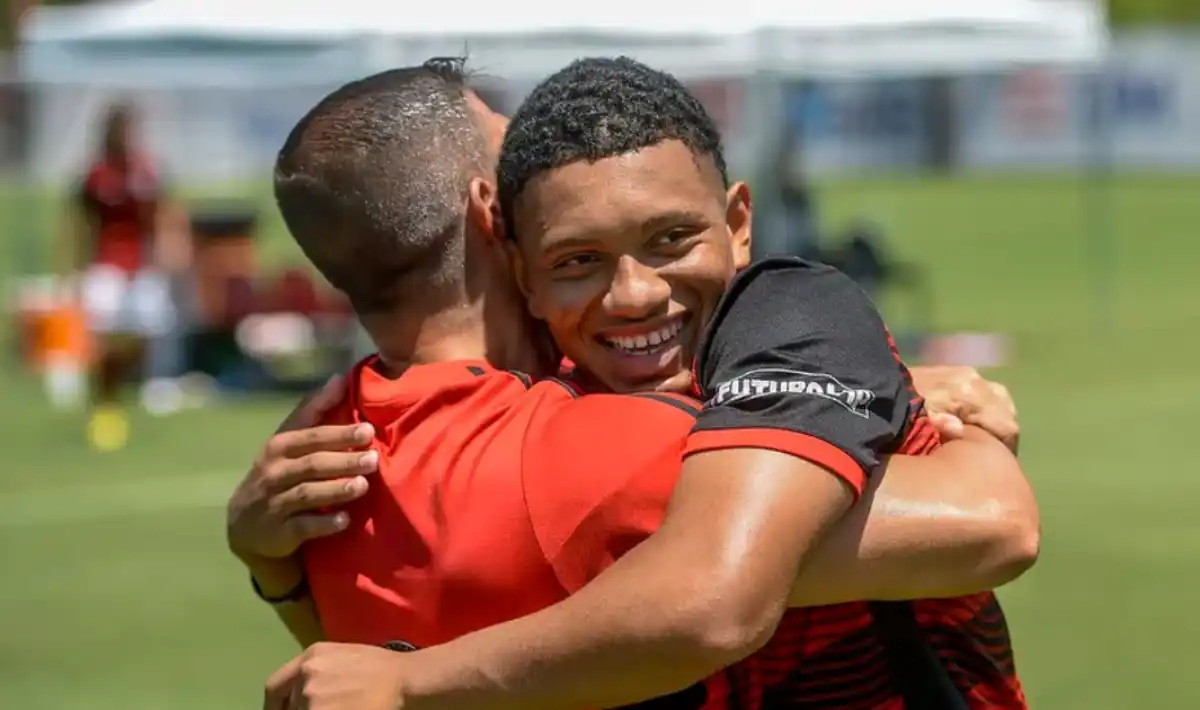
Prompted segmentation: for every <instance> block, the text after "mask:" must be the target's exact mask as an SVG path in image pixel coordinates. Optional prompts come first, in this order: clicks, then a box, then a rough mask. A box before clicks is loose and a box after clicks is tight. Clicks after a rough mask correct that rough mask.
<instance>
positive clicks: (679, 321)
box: [598, 317, 685, 356]
mask: <svg viewBox="0 0 1200 710" xmlns="http://www.w3.org/2000/svg"><path fill="white" fill-rule="evenodd" d="M684 322H685V319H684V318H682V317H680V318H676V319H674V320H672V321H671V322H670V323H668V324H666V325H664V326H662V327H661V328H658V329H656V330H652V331H649V332H647V333H639V334H637V335H614V336H606V335H602V336H599V337H598V340H599V341H600V343H601V344H602V345H604V346H605V347H607V348H608V349H610V350H615V351H616V352H618V353H620V354H622V355H630V356H644V355H657V354H658V353H661V352H663V351H665V350H666V349H668V348H670V347H673V346H675V345H677V344H678V343H679V333H680V331H681V330H683V326H684Z"/></svg>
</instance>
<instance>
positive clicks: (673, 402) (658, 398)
mask: <svg viewBox="0 0 1200 710" xmlns="http://www.w3.org/2000/svg"><path fill="white" fill-rule="evenodd" d="M633 396H634V397H642V398H645V399H652V400H654V401H655V402H662V403H663V404H667V405H670V406H672V407H674V408H676V409H678V410H679V411H681V412H683V413H684V414H687V415H689V416H692V417H694V416H696V415H698V414H700V403H699V402H695V401H693V400H691V399H688V398H686V397H682V396H672V395H669V394H663V393H661V392H635V393H634V394H633Z"/></svg>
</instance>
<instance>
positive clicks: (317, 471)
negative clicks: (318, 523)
mask: <svg viewBox="0 0 1200 710" xmlns="http://www.w3.org/2000/svg"><path fill="white" fill-rule="evenodd" d="M378 467H379V453H378V452H376V451H349V452H345V451H343V452H332V451H321V452H318V453H315V454H309V455H308V456H302V457H300V458H298V459H277V460H275V461H274V462H273V463H271V464H269V465H268V466H267V468H266V470H264V471H263V486H265V487H266V488H267V489H269V490H272V491H278V492H282V491H286V490H287V489H289V488H294V487H296V486H299V485H300V484H302V483H306V482H308V481H328V480H332V479H337V478H351V477H354V476H369V475H371V474H372V473H375V472H376V471H377V470H378Z"/></svg>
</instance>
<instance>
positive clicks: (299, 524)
mask: <svg viewBox="0 0 1200 710" xmlns="http://www.w3.org/2000/svg"><path fill="white" fill-rule="evenodd" d="M284 525H285V526H286V527H287V529H288V530H287V532H288V534H289V535H290V536H291V537H292V539H294V540H296V541H298V542H301V543H302V542H307V541H308V540H316V539H317V538H321V537H329V536H330V535H336V534H338V533H340V532H341V531H343V530H345V529H346V527H347V526H349V525H350V516H349V515H347V514H346V513H340V512H339V513H334V514H332V515H296V516H294V517H292V518H289V519H288V521H287V522H286V523H284Z"/></svg>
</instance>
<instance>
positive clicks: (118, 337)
mask: <svg viewBox="0 0 1200 710" xmlns="http://www.w3.org/2000/svg"><path fill="white" fill-rule="evenodd" d="M163 198H164V195H163V184H162V179H161V177H160V175H159V173H158V171H157V170H156V169H155V166H154V164H153V162H152V161H151V159H150V157H149V156H148V155H147V154H146V153H145V152H144V150H143V149H142V146H141V145H140V142H139V134H138V125H137V116H136V113H135V111H134V108H133V107H132V106H130V105H127V104H117V105H114V106H112V107H111V108H110V109H109V111H108V112H107V114H106V115H105V117H104V120H103V125H102V132H101V136H100V142H99V145H98V149H97V151H96V155H95V158H94V161H93V162H92V164H91V165H89V166H88V168H87V170H86V172H85V173H84V175H83V179H82V181H81V182H80V184H79V187H78V188H77V189H76V191H75V192H74V194H73V199H72V202H71V204H69V205H68V206H67V212H68V216H69V218H70V229H69V230H67V231H65V232H64V239H63V242H62V244H61V248H60V250H59V252H60V253H59V261H60V267H61V268H62V269H63V270H64V272H66V273H72V274H78V275H79V294H78V295H79V298H80V299H81V301H82V305H83V308H84V310H85V311H86V313H87V322H88V327H89V328H90V330H91V331H92V333H93V336H94V340H95V346H96V356H95V357H94V358H93V360H92V362H93V363H94V365H93V366H92V367H93V370H92V373H91V375H92V403H93V406H94V410H93V412H92V417H91V421H90V422H89V424H88V438H89V441H90V443H91V444H92V446H93V447H94V448H96V449H97V450H113V449H118V448H121V447H122V446H124V444H125V441H126V439H127V438H128V423H127V420H126V418H125V416H124V413H123V411H122V409H121V408H120V406H119V400H120V390H121V387H122V386H123V385H124V384H125V383H126V381H127V380H128V379H129V378H131V377H133V376H135V375H136V374H137V371H138V369H139V368H140V367H141V365H142V364H143V361H144V357H145V354H146V345H147V343H148V341H150V340H151V339H153V338H155V337H159V336H163V335H166V334H169V333H170V332H171V330H172V328H173V327H174V317H175V308H174V306H173V304H172V298H171V285H170V276H171V274H173V273H180V272H182V271H184V270H185V269H186V268H187V264H188V261H189V260H190V248H189V244H188V239H187V230H186V228H185V227H183V224H184V222H183V220H182V219H181V217H182V212H181V211H179V210H178V209H177V208H174V207H168V206H167V205H166V204H165V203H164V199H163Z"/></svg>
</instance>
